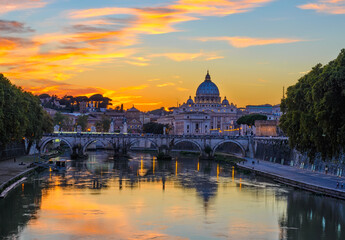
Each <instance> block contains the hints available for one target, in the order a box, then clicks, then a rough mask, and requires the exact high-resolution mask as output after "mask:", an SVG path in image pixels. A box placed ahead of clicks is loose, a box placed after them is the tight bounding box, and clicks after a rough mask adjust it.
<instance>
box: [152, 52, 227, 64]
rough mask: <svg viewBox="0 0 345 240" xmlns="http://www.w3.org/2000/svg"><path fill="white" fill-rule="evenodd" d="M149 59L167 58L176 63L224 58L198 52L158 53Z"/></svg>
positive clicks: (214, 54)
mask: <svg viewBox="0 0 345 240" xmlns="http://www.w3.org/2000/svg"><path fill="white" fill-rule="evenodd" d="M149 57H151V58H156V57H166V58H169V59H171V60H173V61H176V62H182V61H193V60H203V61H209V60H215V59H219V58H224V57H223V56H218V55H217V54H216V53H212V52H210V53H204V52H197V53H185V52H174V53H158V54H152V55H150V56H149Z"/></svg>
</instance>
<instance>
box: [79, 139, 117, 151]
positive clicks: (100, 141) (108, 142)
mask: <svg viewBox="0 0 345 240" xmlns="http://www.w3.org/2000/svg"><path fill="white" fill-rule="evenodd" d="M95 142H99V143H101V144H102V145H103V146H104V148H106V147H107V145H109V144H111V142H110V141H102V140H101V139H92V140H89V141H87V142H86V143H85V144H84V146H83V154H85V153H86V150H87V147H88V146H90V144H92V143H95Z"/></svg>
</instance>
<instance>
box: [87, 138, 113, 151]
mask: <svg viewBox="0 0 345 240" xmlns="http://www.w3.org/2000/svg"><path fill="white" fill-rule="evenodd" d="M97 150H112V144H111V143H110V142H108V141H103V140H100V139H93V140H90V141H88V142H86V143H85V144H84V146H83V153H84V154H85V153H86V152H87V151H97Z"/></svg>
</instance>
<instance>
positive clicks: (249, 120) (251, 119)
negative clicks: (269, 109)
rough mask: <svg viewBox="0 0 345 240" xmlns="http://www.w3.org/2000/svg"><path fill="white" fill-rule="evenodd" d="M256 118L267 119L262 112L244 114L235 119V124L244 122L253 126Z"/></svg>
mask: <svg viewBox="0 0 345 240" xmlns="http://www.w3.org/2000/svg"><path fill="white" fill-rule="evenodd" d="M256 120H267V116H266V115H262V114H249V115H244V116H242V117H240V118H239V119H237V121H236V123H237V124H239V125H240V124H246V125H248V126H253V125H254V124H255V121H256Z"/></svg>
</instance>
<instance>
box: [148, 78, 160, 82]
mask: <svg viewBox="0 0 345 240" xmlns="http://www.w3.org/2000/svg"><path fill="white" fill-rule="evenodd" d="M160 80H161V79H160V78H152V79H149V80H147V81H148V82H157V81H160Z"/></svg>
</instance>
